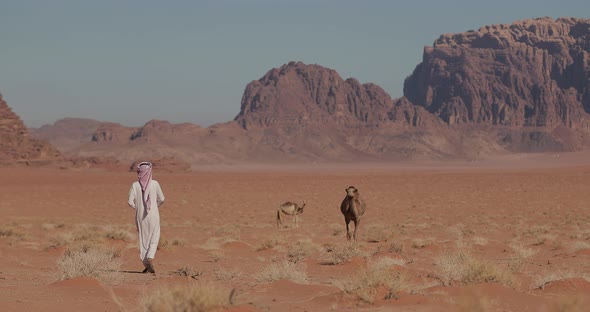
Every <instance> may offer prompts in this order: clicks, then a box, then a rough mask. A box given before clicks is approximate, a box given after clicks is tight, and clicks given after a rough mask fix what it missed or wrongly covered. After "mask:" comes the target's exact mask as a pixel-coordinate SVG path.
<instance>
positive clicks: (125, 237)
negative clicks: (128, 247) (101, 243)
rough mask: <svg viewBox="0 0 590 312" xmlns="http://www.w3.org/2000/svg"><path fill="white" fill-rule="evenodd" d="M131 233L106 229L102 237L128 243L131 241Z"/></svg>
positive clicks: (116, 229) (117, 229)
mask: <svg viewBox="0 0 590 312" xmlns="http://www.w3.org/2000/svg"><path fill="white" fill-rule="evenodd" d="M131 235H132V234H131V233H129V231H127V230H124V229H120V228H108V229H107V230H106V232H105V234H104V237H106V238H108V239H112V240H120V241H124V242H128V241H130V240H131Z"/></svg>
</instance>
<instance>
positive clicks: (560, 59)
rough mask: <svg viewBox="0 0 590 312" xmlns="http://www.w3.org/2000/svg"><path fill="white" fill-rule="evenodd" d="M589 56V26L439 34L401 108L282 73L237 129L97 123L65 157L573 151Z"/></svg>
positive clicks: (353, 88) (345, 157)
mask: <svg viewBox="0 0 590 312" xmlns="http://www.w3.org/2000/svg"><path fill="white" fill-rule="evenodd" d="M589 53H590V20H588V19H575V18H560V19H557V20H553V19H551V18H539V19H534V20H525V21H518V22H515V23H513V24H510V25H491V26H485V27H482V28H480V29H478V30H477V31H468V32H465V33H459V34H445V35H442V36H440V38H438V39H437V40H436V41H435V42H434V44H433V46H431V47H425V48H424V53H423V60H422V62H421V63H420V64H418V66H417V67H416V68H415V70H414V72H413V73H412V75H410V76H409V77H407V78H406V80H405V83H404V96H403V97H401V98H398V99H392V98H391V97H390V95H389V94H387V93H386V92H385V91H384V90H383V89H382V88H381V87H379V86H377V85H375V84H372V83H365V84H362V83H360V82H358V81H357V80H356V79H354V78H348V79H343V78H342V77H340V75H339V74H338V73H337V72H336V71H335V70H333V69H329V68H325V67H322V66H320V65H308V64H304V63H301V62H290V63H288V64H285V65H283V66H281V67H279V68H274V69H271V70H270V71H269V72H267V73H266V74H265V75H264V76H263V77H261V78H260V79H258V80H255V81H252V82H251V83H249V84H248V85H247V86H246V88H245V91H244V94H243V97H242V101H241V105H240V112H239V113H238V114H237V116H236V117H235V118H234V120H233V121H230V122H227V123H222V124H217V125H214V126H211V127H208V128H202V127H199V126H197V125H194V124H171V123H169V122H166V121H159V120H152V121H149V122H148V123H146V124H145V125H144V126H142V127H137V128H131V127H125V126H122V125H119V124H112V123H100V124H99V125H98V127H96V129H95V130H94V131H93V132H92V135H90V134H89V132H90V128H91V127H89V128H86V129H85V130H80V132H84V134H83V135H80V136H79V137H78V138H82V137H84V138H85V139H84V140H86V141H85V142H79V144H78V145H77V146H76V147H75V148H72V149H71V150H68V152H69V153H71V154H72V155H76V156H81V157H103V156H109V157H114V158H117V159H119V160H125V161H128V160H138V158H141V157H144V158H152V159H163V160H170V159H177V160H182V161H183V162H186V163H188V164H194V163H219V162H241V161H258V162H286V161H352V160H400V159H433V158H437V159H441V158H442V159H444V158H471V159H472V158H480V157H485V156H486V155H491V154H498V153H508V152H530V151H566V150H576V149H581V148H585V147H588V146H590V139H589V138H590V135H589V134H590V127H589V120H590V119H589V118H590V115H589V113H590V58H589ZM89 125H94V126H95V124H92V123H89ZM40 130H41V129H40ZM88 137H90V139H89V140H88ZM52 142H57V141H52ZM56 144H57V143H56ZM60 145H61V144H60Z"/></svg>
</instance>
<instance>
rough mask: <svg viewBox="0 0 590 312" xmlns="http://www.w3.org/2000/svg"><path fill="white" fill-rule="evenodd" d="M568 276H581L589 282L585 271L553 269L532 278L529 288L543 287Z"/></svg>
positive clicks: (589, 279)
mask: <svg viewBox="0 0 590 312" xmlns="http://www.w3.org/2000/svg"><path fill="white" fill-rule="evenodd" d="M568 278H581V279H584V280H586V281H588V282H590V276H588V275H586V274H585V273H577V272H574V271H571V270H566V271H554V272H547V273H545V274H541V275H538V276H536V277H535V278H534V279H533V285H532V287H531V288H533V289H536V288H538V289H544V288H545V286H547V285H549V284H551V282H554V281H559V280H563V279H568Z"/></svg>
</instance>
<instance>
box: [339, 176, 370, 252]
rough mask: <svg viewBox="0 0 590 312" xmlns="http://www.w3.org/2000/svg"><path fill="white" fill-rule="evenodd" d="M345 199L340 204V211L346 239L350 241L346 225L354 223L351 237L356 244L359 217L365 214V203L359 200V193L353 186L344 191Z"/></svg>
mask: <svg viewBox="0 0 590 312" xmlns="http://www.w3.org/2000/svg"><path fill="white" fill-rule="evenodd" d="M345 191H346V197H344V200H342V204H340V211H341V212H342V214H343V215H344V221H345V222H346V239H348V240H350V238H351V235H350V230H349V227H348V224H349V223H350V221H353V222H354V234H353V235H352V237H353V238H354V241H355V242H356V232H357V230H358V228H359V225H360V222H361V217H362V216H363V214H365V210H366V209H367V207H366V205H365V201H364V200H363V199H362V198H361V195H360V194H359V191H358V189H357V188H356V187H354V186H349V187H348V188H346V189H345Z"/></svg>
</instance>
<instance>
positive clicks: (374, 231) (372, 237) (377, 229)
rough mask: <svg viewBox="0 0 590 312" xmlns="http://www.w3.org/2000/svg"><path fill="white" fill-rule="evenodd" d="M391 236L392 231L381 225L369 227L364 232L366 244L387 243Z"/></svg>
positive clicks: (392, 234)
mask: <svg viewBox="0 0 590 312" xmlns="http://www.w3.org/2000/svg"><path fill="white" fill-rule="evenodd" d="M393 236H394V231H393V229H392V228H390V227H386V226H382V225H369V226H368V227H367V229H366V231H365V240H366V241H368V242H387V241H388V240H390V239H392V238H393Z"/></svg>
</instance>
